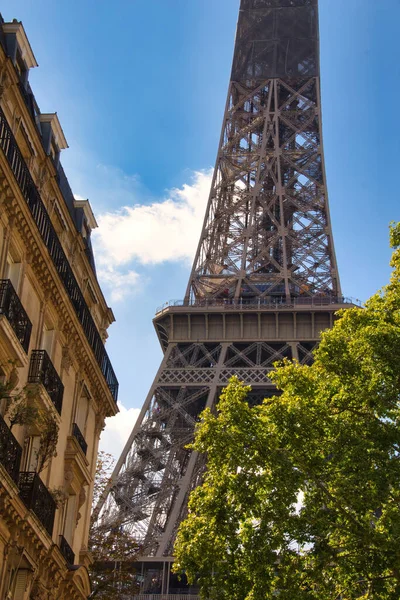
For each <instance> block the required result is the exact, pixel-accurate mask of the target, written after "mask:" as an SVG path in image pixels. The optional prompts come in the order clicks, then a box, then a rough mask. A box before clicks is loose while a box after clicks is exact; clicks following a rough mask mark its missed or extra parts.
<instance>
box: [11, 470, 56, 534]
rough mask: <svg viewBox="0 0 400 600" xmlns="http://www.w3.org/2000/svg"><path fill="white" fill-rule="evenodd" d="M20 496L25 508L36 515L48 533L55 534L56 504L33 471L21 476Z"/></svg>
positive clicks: (19, 483)
mask: <svg viewBox="0 0 400 600" xmlns="http://www.w3.org/2000/svg"><path fill="white" fill-rule="evenodd" d="M18 487H19V495H20V497H21V499H22V500H23V502H24V504H25V506H26V507H27V508H29V509H30V510H32V512H34V513H35V515H36V516H37V518H38V519H39V521H40V522H41V523H42V525H43V527H44V528H45V529H46V531H47V533H48V534H49V535H50V536H51V535H52V533H53V525H54V516H55V513H56V503H55V501H54V498H53V496H52V495H51V494H50V492H49V490H48V489H47V488H46V486H45V485H44V483H43V482H42V480H41V479H40V477H39V475H38V474H37V473H35V472H32V471H24V472H22V473H20V474H19V482H18Z"/></svg>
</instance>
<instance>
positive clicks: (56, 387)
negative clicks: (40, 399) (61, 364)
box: [28, 350, 64, 415]
mask: <svg viewBox="0 0 400 600" xmlns="http://www.w3.org/2000/svg"><path fill="white" fill-rule="evenodd" d="M28 383H41V384H42V385H43V387H44V388H45V390H46V392H47V393H48V395H49V396H50V400H51V401H52V403H53V404H54V406H55V408H56V409H57V412H58V413H59V414H60V415H61V410H62V401H63V395H64V386H63V383H62V381H61V379H60V377H59V375H58V373H57V371H56V370H55V368H54V366H53V363H52V362H51V360H50V358H49V355H48V354H47V352H46V350H33V351H32V355H31V362H30V365H29V373H28Z"/></svg>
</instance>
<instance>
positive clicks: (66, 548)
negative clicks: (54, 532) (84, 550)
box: [59, 535, 75, 565]
mask: <svg viewBox="0 0 400 600" xmlns="http://www.w3.org/2000/svg"><path fill="white" fill-rule="evenodd" d="M59 547H60V551H61V554H62V555H63V557H64V558H65V560H66V561H67V565H73V564H74V562H75V554H74V552H73V550H72V548H71V546H70V545H69V544H68V542H67V540H66V539H65V537H64V536H63V535H60V545H59Z"/></svg>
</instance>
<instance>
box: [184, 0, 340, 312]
mask: <svg viewBox="0 0 400 600" xmlns="http://www.w3.org/2000/svg"><path fill="white" fill-rule="evenodd" d="M315 4H316V2H310V1H306V0H303V1H301V0H298V1H296V2H292V1H290V2H289V1H288V2H283V1H275V2H273V1H270V0H258V1H257V0H252V1H250V0H249V1H247V2H242V6H241V8H242V10H241V12H240V17H239V23H238V33H237V39H236V47H235V55H234V61H233V69H232V79H231V82H230V86H229V92H228V101H227V105H226V109H225V115H224V120H223V127H222V134H221V141H220V148H219V152H218V157H217V162H216V167H215V171H214V177H213V182H212V187H211V192H210V197H209V202H208V206H207V211H206V217H205V221H204V226H203V230H202V234H201V238H200V243H199V247H198V250H197V254H196V258H195V262H194V265H193V270H192V273H191V276H190V281H189V285H188V290H187V300H189V299H190V301H191V302H196V301H199V300H202V299H204V298H239V297H246V298H250V297H253V298H258V297H259V298H266V297H272V298H274V297H277V296H278V297H279V296H281V297H283V296H285V297H286V298H287V299H289V298H293V297H298V296H300V295H315V294H316V293H321V294H327V295H340V293H341V292H340V284H339V280H338V274H337V268H336V259H335V255H334V249H333V242H332V232H331V225H330V219H329V211H328V204H327V191H326V183H325V173H324V164H323V156H322V141H321V106H320V89H319V77H318V39H317V32H318V28H317V7H316V6H315Z"/></svg>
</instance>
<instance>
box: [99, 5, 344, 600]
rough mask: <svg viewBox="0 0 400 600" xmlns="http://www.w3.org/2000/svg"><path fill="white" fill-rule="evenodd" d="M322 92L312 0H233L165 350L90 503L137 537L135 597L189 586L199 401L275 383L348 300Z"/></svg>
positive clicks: (199, 463) (165, 317) (165, 318)
mask: <svg viewBox="0 0 400 600" xmlns="http://www.w3.org/2000/svg"><path fill="white" fill-rule="evenodd" d="M320 98H321V95H320V77H319V36H318V0H241V3H240V12H239V21H238V26H237V33H236V43H235V50H234V57H233V66H232V73H231V79H230V84H229V90H228V98H227V102H226V107H225V113H224V118H223V124H222V132H221V138H220V143H219V149H218V155H217V160H216V165H215V170H214V176H213V180H212V185H211V191H210V196H209V200H208V205H207V209H206V215H205V219H204V224H203V229H202V232H201V236H200V241H199V245H198V249H197V252H196V256H195V259H194V263H193V268H192V271H191V274H190V278H189V283H188V286H187V290H186V295H185V298H184V300H183V301H181V302H174V303H169V304H168V303H167V304H165V305H164V306H163V307H161V308H160V309H159V310H158V312H157V314H156V316H155V318H154V326H155V329H156V332H157V335H158V338H159V341H160V344H161V347H162V349H163V352H164V358H163V360H162V363H161V366H160V368H159V370H158V372H157V374H156V377H155V379H154V382H153V384H152V386H151V389H150V391H149V394H148V396H147V398H146V400H145V402H144V405H143V408H142V411H141V413H140V416H139V418H138V421H137V423H136V425H135V427H134V429H133V431H132V433H131V436H130V438H129V440H128V442H127V444H126V446H125V449H124V451H123V453H122V455H121V457H120V459H119V461H118V463H117V465H116V468H115V471H114V474H113V476H112V479H111V483H110V486H109V488H108V489H107V491H106V493H105V494H104V495H103V498H102V500H101V501H100V504H99V506H98V507H97V513H98V514H99V516H98V518H99V519H101V520H102V521H103V522H107V520H109V522H110V523H112V522H113V520H115V518H116V517H118V519H119V522H122V523H123V527H125V528H126V529H127V530H128V531H130V533H131V534H132V536H133V537H134V538H135V539H136V540H139V541H140V542H141V544H142V553H143V556H142V557H141V558H140V560H139V562H138V563H137V564H136V565H135V566H136V568H137V569H138V573H139V574H140V575H139V580H140V582H141V587H142V592H141V595H139V598H142V599H143V600H148V599H153V595H154V599H155V598H157V597H159V594H163V595H162V598H163V599H168V598H171V599H172V598H177V597H179V600H181V599H184V598H188V599H190V598H191V599H194V598H196V590H195V589H190V588H188V587H187V586H186V587H185V585H184V583H182V582H178V581H177V579H176V578H174V576H173V575H172V574H171V573H170V565H171V563H172V561H173V557H172V555H173V544H174V538H175V535H176V531H177V528H178V525H179V523H180V522H181V520H182V519H183V518H184V517H185V514H186V510H187V508H186V507H187V500H188V496H189V494H190V491H191V490H192V489H193V488H194V487H195V486H196V485H197V484H198V482H199V481H200V479H201V476H202V471H203V469H204V459H203V458H202V457H200V456H198V455H197V454H196V453H194V452H191V451H190V450H188V449H187V444H188V443H189V442H191V441H192V439H193V433H194V428H195V425H196V422H198V420H199V415H200V413H201V411H202V410H203V409H204V408H205V407H214V406H215V403H216V402H217V400H218V397H219V394H220V392H221V389H222V388H223V387H224V386H226V384H227V383H228V381H229V379H230V377H232V375H237V376H238V377H239V378H240V379H241V380H243V381H245V382H246V384H250V385H251V386H252V392H251V394H250V398H249V401H250V402H252V403H257V402H260V401H261V399H262V398H265V397H268V396H271V395H274V394H276V393H277V392H276V390H275V389H274V387H273V385H272V384H271V382H270V381H269V379H268V372H269V371H270V369H271V368H272V365H273V363H274V362H275V361H277V360H280V359H283V358H285V357H286V358H289V359H292V358H294V359H297V360H298V361H299V362H300V363H302V364H308V363H310V362H311V361H312V350H313V348H314V347H315V345H316V344H317V343H318V339H319V337H320V333H321V331H323V330H324V329H326V328H328V327H331V326H332V323H333V321H334V319H335V312H336V311H337V310H338V309H340V308H343V307H348V306H349V305H351V302H350V301H349V300H346V299H345V298H343V297H342V293H341V289H340V282H339V275H338V270H337V265H336V258H335V252H334V246H333V238H332V230H331V222H330V216H329V208H328V197H327V190H326V177H325V168H324V157H323V146H322V131H321V101H320ZM182 588H185V589H182ZM177 594H181V595H179V596H178V595H177Z"/></svg>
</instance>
